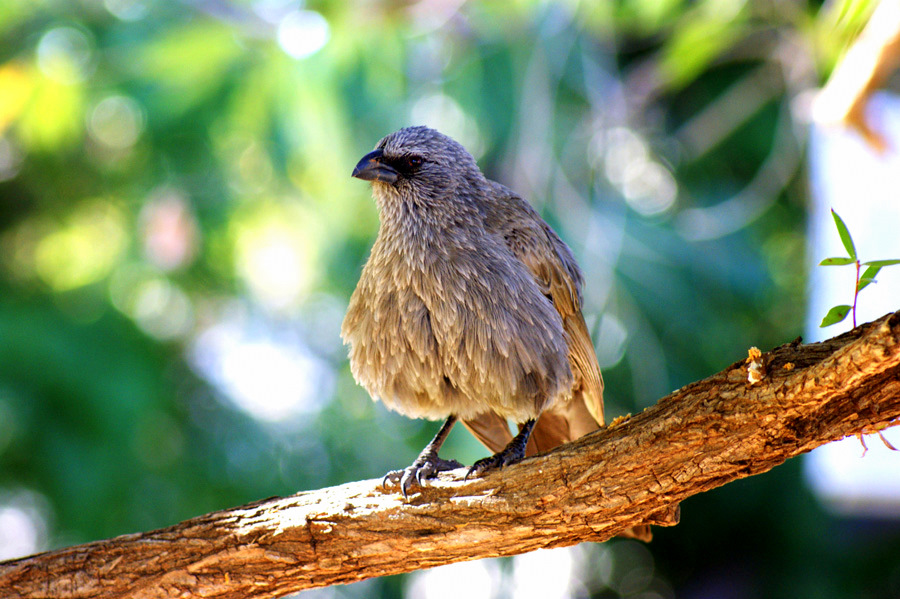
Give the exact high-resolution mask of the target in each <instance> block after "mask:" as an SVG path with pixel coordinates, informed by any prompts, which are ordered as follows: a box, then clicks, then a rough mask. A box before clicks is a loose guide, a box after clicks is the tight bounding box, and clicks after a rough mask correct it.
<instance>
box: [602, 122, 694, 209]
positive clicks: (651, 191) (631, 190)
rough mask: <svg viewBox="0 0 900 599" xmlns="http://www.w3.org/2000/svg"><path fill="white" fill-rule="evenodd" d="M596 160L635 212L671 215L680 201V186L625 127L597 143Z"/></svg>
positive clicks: (640, 140)
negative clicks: (671, 209)
mask: <svg viewBox="0 0 900 599" xmlns="http://www.w3.org/2000/svg"><path fill="white" fill-rule="evenodd" d="M593 154H594V160H595V161H596V160H597V159H599V158H600V157H601V156H602V158H603V162H604V172H605V174H606V178H607V179H609V181H610V183H612V184H613V185H614V186H615V187H617V188H618V190H619V192H620V193H621V194H622V196H623V197H624V198H625V201H626V202H628V205H629V206H631V207H632V208H633V209H634V210H635V211H637V212H639V213H640V214H643V215H644V216H654V215H657V214H662V213H664V212H666V211H668V210H669V209H670V208H672V206H673V205H674V204H675V200H676V198H677V197H678V184H677V183H676V182H675V177H673V176H672V173H671V172H669V169H667V168H666V167H665V166H663V165H662V164H660V163H659V162H657V161H655V160H653V158H652V156H651V153H650V149H649V147H648V146H647V142H646V141H644V139H643V138H642V137H641V136H640V135H638V134H637V133H635V132H634V131H632V130H630V129H627V128H625V127H617V128H615V129H611V130H610V131H609V132H607V133H606V135H605V136H603V135H600V136H597V138H596V139H595V142H594V151H593Z"/></svg>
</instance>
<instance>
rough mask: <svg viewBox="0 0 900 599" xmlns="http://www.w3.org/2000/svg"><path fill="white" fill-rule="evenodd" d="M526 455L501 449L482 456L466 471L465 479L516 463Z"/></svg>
mask: <svg viewBox="0 0 900 599" xmlns="http://www.w3.org/2000/svg"><path fill="white" fill-rule="evenodd" d="M524 457H525V456H524V455H519V454H518V452H514V451H506V450H504V451H501V452H499V453H495V454H494V455H492V456H490V457H487V458H481V459H480V460H478V461H477V462H475V463H474V464H472V467H471V468H469V471H468V472H466V476H465V478H464V479H463V480H469V477H470V476H473V475H474V476H481V475H482V474H484V473H485V472H487V471H489V470H499V469H500V468H503V467H504V466H509V465H511V464H515V463H516V462H519V461H521V460H522V458H524Z"/></svg>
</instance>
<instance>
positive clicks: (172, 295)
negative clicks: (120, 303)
mask: <svg viewBox="0 0 900 599" xmlns="http://www.w3.org/2000/svg"><path fill="white" fill-rule="evenodd" d="M132 316H133V317H134V319H135V321H136V322H137V324H138V326H139V327H141V329H143V330H144V332H146V333H147V334H149V335H151V336H152V337H156V338H157V339H163V340H166V339H175V338H178V337H183V336H185V335H187V334H188V333H189V332H190V330H191V328H192V327H193V324H194V312H193V306H192V305H191V300H190V299H188V296H187V295H186V294H185V293H184V291H182V290H181V288H180V287H178V286H177V285H175V284H174V283H172V282H171V281H169V280H168V279H164V278H161V277H160V278H153V279H148V280H145V281H143V282H142V283H141V284H140V286H139V287H138V288H137V289H136V290H135V297H134V304H133V307H132Z"/></svg>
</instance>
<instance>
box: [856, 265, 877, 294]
mask: <svg viewBox="0 0 900 599" xmlns="http://www.w3.org/2000/svg"><path fill="white" fill-rule="evenodd" d="M880 270H881V267H880V266H870V267H869V268H867V269H866V271H865V272H864V273H863V274H862V276H861V277H860V278H859V283H857V285H856V292H857V293H859V292H860V291H862V290H863V289H865V288H866V287H868V286H869V283H874V282H875V276H876V275H878V271H880Z"/></svg>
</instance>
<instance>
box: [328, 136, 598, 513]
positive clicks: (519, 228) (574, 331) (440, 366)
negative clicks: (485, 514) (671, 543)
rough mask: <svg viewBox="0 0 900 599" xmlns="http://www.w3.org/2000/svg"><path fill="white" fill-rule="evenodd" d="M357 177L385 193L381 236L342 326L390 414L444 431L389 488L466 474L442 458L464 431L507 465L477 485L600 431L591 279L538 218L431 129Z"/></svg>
mask: <svg viewBox="0 0 900 599" xmlns="http://www.w3.org/2000/svg"><path fill="white" fill-rule="evenodd" d="M352 176H353V177H356V178H357V179H361V180H364V181H369V182H371V186H372V193H373V197H374V200H375V203H376V205H377V208H378V213H379V229H378V234H377V237H376V239H375V242H374V244H373V246H372V249H371V251H370V253H369V256H368V259H367V261H366V263H365V265H364V266H363V269H362V273H361V275H360V279H359V282H358V284H357V286H356V289H355V291H354V292H353V294H352V296H351V298H350V302H349V306H348V309H347V313H346V316H345V318H344V321H343V324H342V326H341V336H342V339H343V341H344V343H345V344H347V345H349V357H350V369H351V372H352V374H353V376H354V378H355V379H356V381H357V382H358V383H359V384H361V385H362V386H363V387H364V388H365V389H366V390H367V391H368V392H369V394H370V395H371V396H372V398H373V399H377V400H380V401H382V402H383V403H384V405H385V406H387V407H388V408H389V409H391V410H394V411H397V412H400V413H401V414H404V415H406V416H409V417H412V418H427V419H432V420H440V419H443V420H444V423H443V425H442V426H441V427H440V429H439V430H438V432H437V434H436V435H435V436H434V438H433V439H432V440H431V442H430V443H428V445H426V446H425V448H424V449H423V450H422V452H421V453H420V454H419V456H418V457H417V458H416V459H415V461H414V462H413V463H412V465H410V466H409V467H407V468H405V469H402V470H394V471H391V472H388V473H387V475H386V476H385V478H384V480H383V485H385V486H386V485H388V484H391V485H399V487H400V491H401V492H402V494H403V497H404V498H405V499H406V500H408V489H409V488H410V485H412V484H416V485H418V486H420V487H422V486H424V485H425V484H426V481H427V480H428V479H430V478H434V477H435V476H436V475H437V474H438V473H439V472H443V471H447V470H453V469H456V468H461V467H462V465H461V464H460V463H459V462H457V461H456V460H446V459H444V458H441V457H439V455H438V452H439V450H440V448H441V445H442V444H443V442H444V440H445V439H446V437H447V435H448V434H449V432H450V430H451V429H452V427H453V425H454V424H455V423H456V422H457V421H461V422H462V424H463V425H464V426H465V427H466V428H468V429H469V431H471V433H472V434H473V435H474V436H475V437H476V438H477V439H478V440H479V441H481V442H482V443H483V444H484V445H485V446H486V447H487V448H488V449H489V450H491V451H492V452H494V453H493V455H491V456H490V457H487V458H483V459H480V460H478V461H476V462H475V463H474V464H473V465H472V466H471V467H470V468H469V470H468V471H467V473H466V479H468V478H469V477H470V476H473V475H474V476H480V475H482V474H484V473H486V472H489V471H491V470H494V469H498V468H503V467H504V466H507V465H510V464H514V463H516V462H518V461H520V460H521V459H523V458H524V457H525V456H527V455H533V454H535V453H540V452H544V451H547V450H549V449H551V448H553V447H556V446H557V445H560V444H562V443H565V442H568V441H572V440H574V439H577V438H579V437H581V436H583V435H585V434H588V433H590V432H593V431H596V430H598V429H599V428H600V427H601V426H602V425H603V422H604V421H603V377H602V375H601V372H600V367H599V365H598V362H597V357H596V354H595V352H594V346H593V342H592V341H591V336H590V333H589V331H588V327H587V325H586V324H585V320H584V316H583V314H582V309H583V306H584V298H583V287H584V280H583V276H582V273H581V269H580V268H579V266H578V264H577V263H576V261H575V258H574V256H573V254H572V251H571V249H570V248H569V247H568V246H567V245H566V244H565V243H564V242H563V241H562V240H561V239H560V237H559V236H558V235H557V234H556V233H555V232H554V231H553V229H552V228H551V227H550V226H549V225H548V224H547V223H546V222H545V221H544V220H543V219H542V218H541V217H540V215H539V214H538V213H537V211H536V210H535V209H534V208H533V207H532V206H531V205H530V204H529V203H528V202H527V201H526V200H524V199H523V198H522V197H521V196H519V195H518V194H516V193H515V192H513V191H512V190H510V189H509V188H507V187H505V186H503V185H501V184H500V183H497V182H495V181H491V180H489V179H487V178H486V177H485V176H484V174H483V173H482V172H481V170H480V169H479V167H478V165H477V163H476V161H475V159H474V158H473V157H472V155H471V154H470V153H469V152H468V151H467V150H466V149H465V148H464V147H463V146H462V145H461V144H459V143H458V142H457V141H455V140H453V139H452V138H450V137H448V136H447V135H444V134H442V133H440V132H438V131H436V130H434V129H431V128H428V127H424V126H414V127H406V128H403V129H400V130H399V131H396V132H394V133H391V134H390V135H387V136H386V137H384V138H383V139H381V140H380V141H379V142H378V144H377V145H376V146H375V149H374V150H373V151H371V152H369V153H367V154H366V155H365V156H363V157H362V159H361V160H359V162H358V164H357V165H356V166H355V167H354V169H353V172H352ZM508 420H512V421H513V422H514V423H515V424H516V425H517V426H518V432H517V434H515V436H513V435H512V433H511V432H510V429H509V426H508V424H507V421H508Z"/></svg>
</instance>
